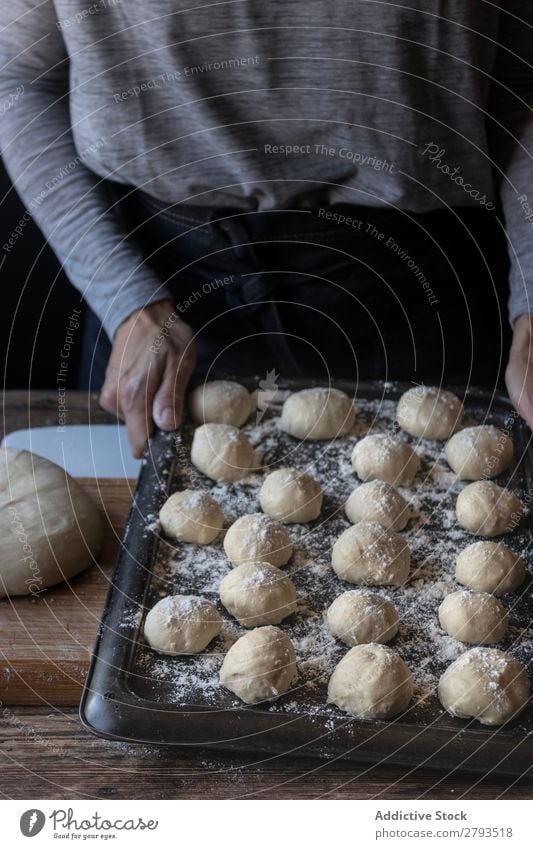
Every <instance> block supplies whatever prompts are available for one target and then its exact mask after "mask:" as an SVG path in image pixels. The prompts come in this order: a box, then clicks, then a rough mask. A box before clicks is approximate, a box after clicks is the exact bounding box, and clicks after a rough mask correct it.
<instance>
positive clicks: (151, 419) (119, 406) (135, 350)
mask: <svg viewBox="0 0 533 849" xmlns="http://www.w3.org/2000/svg"><path fill="white" fill-rule="evenodd" d="M195 363H196V346H195V344H194V334H193V330H192V328H190V327H189V325H188V324H185V322H183V321H181V320H180V319H179V318H177V316H176V314H175V312H174V306H173V304H172V301H170V300H164V301H158V302H157V303H155V304H150V306H147V307H144V308H143V309H141V310H137V311H136V312H134V313H132V315H130V316H129V318H127V319H126V321H124V322H123V323H122V324H121V325H120V327H119V328H118V330H117V332H116V334H115V340H114V342H113V349H112V351H111V357H110V359H109V365H108V367H107V370H106V377H105V383H104V385H103V387H102V392H101V394H100V405H101V406H102V407H103V408H104V410H106V411H107V412H108V413H113V414H114V415H117V416H118V417H119V418H121V419H123V420H124V421H125V422H126V428H127V432H128V442H129V444H130V448H131V451H132V454H133V456H134V457H141V456H142V453H143V451H144V447H145V445H146V442H147V440H148V437H149V436H151V434H152V432H153V429H154V423H155V424H156V425H157V427H159V428H161V430H174V429H175V428H176V427H178V425H179V423H180V421H181V416H182V412H183V399H184V396H185V390H186V388H187V383H188V381H189V378H190V376H191V374H192V372H193V369H194V366H195Z"/></svg>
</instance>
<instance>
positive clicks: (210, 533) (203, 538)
mask: <svg viewBox="0 0 533 849" xmlns="http://www.w3.org/2000/svg"><path fill="white" fill-rule="evenodd" d="M159 521H160V522H161V528H162V529H163V532H164V533H165V534H166V535H167V536H169V537H172V539H179V540H181V541H182V542H197V543H200V544H201V545H206V544H207V543H210V542H213V540H214V539H215V537H217V536H218V534H219V533H220V531H221V529H222V525H223V524H224V515H223V513H222V510H221V509H220V506H219V505H218V504H217V502H216V501H215V499H214V498H211V496H210V495H208V494H207V492H200V491H199V490H196V489H184V490H183V492H175V493H174V494H173V495H171V496H170V498H167V500H166V501H165V503H164V504H163V506H162V508H161V510H160V511H159Z"/></svg>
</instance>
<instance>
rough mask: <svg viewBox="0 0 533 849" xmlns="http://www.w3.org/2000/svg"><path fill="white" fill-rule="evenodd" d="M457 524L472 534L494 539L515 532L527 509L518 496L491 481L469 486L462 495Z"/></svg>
mask: <svg viewBox="0 0 533 849" xmlns="http://www.w3.org/2000/svg"><path fill="white" fill-rule="evenodd" d="M455 509H456V512H457V521H458V522H459V524H460V525H461V526H462V527H463V528H465V530H467V531H470V532H471V533H473V534H480V535H481V536H484V537H495V536H498V534H507V533H509V532H510V531H512V530H514V529H515V528H516V526H517V525H518V524H519V522H520V519H521V518H522V515H523V512H524V507H523V505H522V502H521V501H520V499H519V498H517V497H516V495H513V493H512V492H509V490H507V489H502V487H501V486H498V485H497V484H495V483H493V482H492V481H476V482H475V483H470V484H468V486H465V488H464V489H463V490H462V492H460V493H459V495H458V497H457V504H456V506H455Z"/></svg>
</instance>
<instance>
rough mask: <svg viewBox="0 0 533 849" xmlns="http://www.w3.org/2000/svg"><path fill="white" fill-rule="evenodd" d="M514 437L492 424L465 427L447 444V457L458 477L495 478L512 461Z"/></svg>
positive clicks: (469, 479) (473, 479)
mask: <svg viewBox="0 0 533 849" xmlns="http://www.w3.org/2000/svg"><path fill="white" fill-rule="evenodd" d="M513 453H514V448H513V440H512V439H511V438H510V437H509V436H506V435H505V433H503V431H501V430H498V428H497V427H493V426H492V425H479V426H478V427H465V429H464V430H460V431H459V433H456V434H455V436H452V438H451V439H450V441H449V442H447V443H446V449H445V454H446V460H447V461H448V465H449V466H451V468H452V469H453V471H454V472H455V474H456V475H457V476H458V477H459V478H460V479H461V480H468V481H477V480H481V479H482V478H496V477H498V475H501V473H502V472H503V471H505V469H507V468H508V467H509V466H510V465H511V463H512V461H513Z"/></svg>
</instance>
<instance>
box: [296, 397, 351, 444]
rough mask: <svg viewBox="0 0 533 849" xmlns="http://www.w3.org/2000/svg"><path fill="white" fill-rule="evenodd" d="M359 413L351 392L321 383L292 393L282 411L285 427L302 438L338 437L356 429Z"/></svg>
mask: <svg viewBox="0 0 533 849" xmlns="http://www.w3.org/2000/svg"><path fill="white" fill-rule="evenodd" d="M355 416H356V409H355V407H354V406H353V403H352V399H351V398H350V397H349V395H346V393H345V392H341V391H340V389H332V388H331V387H327V386H319V387H316V388H315V389H302V391H301V392H294V393H293V394H292V395H289V397H288V398H287V400H286V401H285V403H284V404H283V409H282V411H281V427H282V429H283V430H284V431H285V432H286V433H289V434H290V435H291V436H296V437H297V438H298V439H335V437H336V436H342V435H343V434H345V433H348V432H349V431H350V430H351V429H352V427H353V426H354V422H355Z"/></svg>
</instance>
